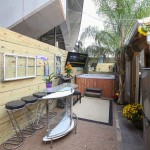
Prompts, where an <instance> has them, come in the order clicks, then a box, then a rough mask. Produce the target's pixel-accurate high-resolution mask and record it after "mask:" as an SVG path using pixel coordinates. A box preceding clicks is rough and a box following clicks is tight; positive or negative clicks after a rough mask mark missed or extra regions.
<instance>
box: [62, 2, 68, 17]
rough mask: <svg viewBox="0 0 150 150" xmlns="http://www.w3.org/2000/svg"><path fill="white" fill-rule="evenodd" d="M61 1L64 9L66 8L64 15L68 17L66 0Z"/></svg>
mask: <svg viewBox="0 0 150 150" xmlns="http://www.w3.org/2000/svg"><path fill="white" fill-rule="evenodd" d="M61 3H62V7H63V10H64V15H65V18H66V3H67V2H66V0H61Z"/></svg>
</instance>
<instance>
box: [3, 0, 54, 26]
mask: <svg viewBox="0 0 150 150" xmlns="http://www.w3.org/2000/svg"><path fill="white" fill-rule="evenodd" d="M53 1H54V0H1V1H0V26H1V27H4V28H9V27H10V26H12V25H13V24H16V23H17V22H21V21H22V20H23V18H24V17H26V16H28V15H29V14H31V13H32V12H34V11H36V10H38V9H40V8H41V7H43V6H44V5H46V3H51V2H53Z"/></svg>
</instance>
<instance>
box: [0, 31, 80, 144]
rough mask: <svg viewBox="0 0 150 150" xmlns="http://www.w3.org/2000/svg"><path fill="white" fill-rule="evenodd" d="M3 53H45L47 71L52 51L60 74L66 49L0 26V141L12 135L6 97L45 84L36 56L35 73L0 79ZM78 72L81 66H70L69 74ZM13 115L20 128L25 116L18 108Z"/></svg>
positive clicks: (25, 93) (17, 96) (13, 97)
mask: <svg viewBox="0 0 150 150" xmlns="http://www.w3.org/2000/svg"><path fill="white" fill-rule="evenodd" d="M4 53H10V54H18V55H27V56H36V55H44V56H46V57H48V62H49V64H50V72H54V55H55V54H57V55H59V56H61V60H62V66H61V67H62V74H64V66H65V62H66V57H67V53H68V52H67V51H65V50H62V49H59V48H57V47H54V46H51V45H48V44H45V43H42V42H40V41H37V40H34V39H31V38H29V37H26V36H24V35H21V34H18V33H15V32H12V31H10V30H7V29H4V28H0V80H1V82H0V144H2V143H3V142H4V141H6V140H7V139H8V138H10V137H11V136H12V135H13V133H12V126H11V124H10V121H9V118H8V116H7V113H6V110H5V104H6V103H7V102H9V101H13V100H17V99H20V98H21V97H23V96H28V95H32V94H33V93H35V92H38V91H40V90H43V89H44V88H45V81H43V80H42V76H43V74H44V62H43V61H42V60H39V59H37V76H36V77H35V78H30V79H23V80H16V81H15V80H14V81H9V82H2V79H3V54H4ZM81 73H82V70H80V71H79V70H78V68H73V75H76V74H81ZM57 84H58V79H55V80H54V81H53V86H55V85H57ZM15 115H16V117H17V119H18V120H19V123H20V125H21V128H23V127H24V126H25V124H23V122H24V119H25V118H24V117H23V116H22V112H21V111H20V112H17V113H16V114H15Z"/></svg>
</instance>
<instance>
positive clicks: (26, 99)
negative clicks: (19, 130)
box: [21, 96, 37, 137]
mask: <svg viewBox="0 0 150 150" xmlns="http://www.w3.org/2000/svg"><path fill="white" fill-rule="evenodd" d="M21 100H22V101H24V102H25V104H26V117H27V121H28V123H29V126H28V127H27V128H26V130H24V134H27V135H25V137H28V133H29V134H31V135H33V134H34V133H35V129H36V127H35V125H34V122H35V121H34V120H35V118H36V117H33V118H31V116H33V113H32V112H31V110H30V108H29V106H31V105H33V104H35V103H36V102H37V97H35V96H25V97H22V98H21Z"/></svg>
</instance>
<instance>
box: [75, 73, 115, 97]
mask: <svg viewBox="0 0 150 150" xmlns="http://www.w3.org/2000/svg"><path fill="white" fill-rule="evenodd" d="M114 83H115V76H114V75H108V74H81V75H77V76H76V84H77V85H78V89H79V90H80V91H81V93H82V94H83V95H84V92H85V90H86V88H101V89H103V92H102V97H103V98H106V99H112V98H113V96H114V85H115V84H114Z"/></svg>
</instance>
